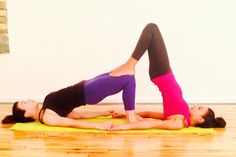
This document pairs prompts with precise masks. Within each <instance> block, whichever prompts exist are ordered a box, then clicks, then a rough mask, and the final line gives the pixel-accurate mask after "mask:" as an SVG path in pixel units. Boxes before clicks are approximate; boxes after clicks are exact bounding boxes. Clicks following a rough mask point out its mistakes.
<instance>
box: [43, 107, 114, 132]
mask: <svg viewBox="0 0 236 157" xmlns="http://www.w3.org/2000/svg"><path fill="white" fill-rule="evenodd" d="M43 122H44V123H45V124H46V125H50V126H61V127H74V128H83V129H99V130H108V129H110V128H111V126H112V123H111V122H104V123H90V122H85V121H79V120H74V119H71V118H67V117H61V116H59V115H57V114H56V113H55V112H54V111H51V110H48V109H47V110H46V111H45V113H44V115H43Z"/></svg>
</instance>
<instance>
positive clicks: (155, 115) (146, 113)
mask: <svg viewBox="0 0 236 157" xmlns="http://www.w3.org/2000/svg"><path fill="white" fill-rule="evenodd" d="M137 115H139V116H140V117H142V118H155V119H164V115H163V113H161V112H151V111H143V112H138V113H137ZM112 117H113V118H125V117H126V114H124V113H117V112H114V113H113V114H112Z"/></svg>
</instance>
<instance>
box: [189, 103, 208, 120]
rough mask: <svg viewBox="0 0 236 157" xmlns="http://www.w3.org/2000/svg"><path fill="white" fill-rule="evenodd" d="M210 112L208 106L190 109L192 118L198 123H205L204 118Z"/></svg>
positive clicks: (197, 106)
mask: <svg viewBox="0 0 236 157" xmlns="http://www.w3.org/2000/svg"><path fill="white" fill-rule="evenodd" d="M207 112H208V107H206V106H201V105H194V106H192V107H190V115H191V118H192V119H193V120H194V121H195V122H196V123H203V122H204V118H203V117H204V116H205V115H206V114H207Z"/></svg>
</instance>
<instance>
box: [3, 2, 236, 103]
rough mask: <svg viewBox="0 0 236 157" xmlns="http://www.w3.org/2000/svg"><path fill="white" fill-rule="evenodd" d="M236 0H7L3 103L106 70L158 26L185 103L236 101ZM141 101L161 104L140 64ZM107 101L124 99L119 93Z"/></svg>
mask: <svg viewBox="0 0 236 157" xmlns="http://www.w3.org/2000/svg"><path fill="white" fill-rule="evenodd" d="M235 8H236V1H234V0H224V1H223V0H198V1H196V0H178V1H173V0H143V1H141V0H140V1H138V0H129V1H128V0H119V1H118V0H97V1H94V0H86V1H82V0H20V1H8V24H9V38H10V51H11V52H10V53H9V54H1V55H0V71H1V73H0V102H12V101H15V100H18V99H25V98H32V99H36V100H38V101H43V99H44V96H45V95H46V94H48V93H49V92H51V91H54V90H57V89H60V88H63V87H66V86H68V85H71V84H74V83H76V82H78V81H80V80H82V79H88V78H91V77H93V76H96V75H97V74H100V73H102V72H107V71H109V70H111V69H113V68H115V67H116V66H118V65H119V64H121V63H123V62H124V61H125V60H126V59H127V58H128V57H129V56H130V54H131V53H132V50H133V49H134V47H135V45H136V42H137V40H138V38H139V35H140V33H141V31H142V28H143V27H144V26H145V25H146V24H147V23H149V22H153V23H156V24H158V25H159V27H160V29H161V31H162V34H163V37H164V40H165V42H166V46H167V49H168V53H169V58H170V61H171V65H172V69H173V70H174V72H175V75H176V78H177V80H178V81H179V83H180V84H181V86H182V90H183V92H184V96H185V98H186V100H187V101H188V102H236V72H235V67H236V63H235V59H236V46H235V41H236V31H235V28H236V20H235V19H236V18H235V15H236V10H235ZM136 72H137V75H136V80H137V91H136V92H137V96H136V100H137V102H161V97H160V93H158V91H157V89H156V87H155V86H153V84H152V83H151V82H150V80H149V77H148V59H147V55H145V56H144V57H143V58H142V60H141V61H140V62H139V63H138V65H137V69H136ZM104 102H121V97H120V95H115V96H112V97H109V98H108V99H106V100H105V101H104Z"/></svg>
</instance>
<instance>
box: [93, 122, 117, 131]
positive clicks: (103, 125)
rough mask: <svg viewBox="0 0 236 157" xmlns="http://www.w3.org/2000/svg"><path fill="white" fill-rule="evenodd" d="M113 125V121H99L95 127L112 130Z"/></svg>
mask: <svg viewBox="0 0 236 157" xmlns="http://www.w3.org/2000/svg"><path fill="white" fill-rule="evenodd" d="M112 125H113V124H112V122H103V123H97V124H96V127H95V128H96V129H99V130H111V128H112Z"/></svg>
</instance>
